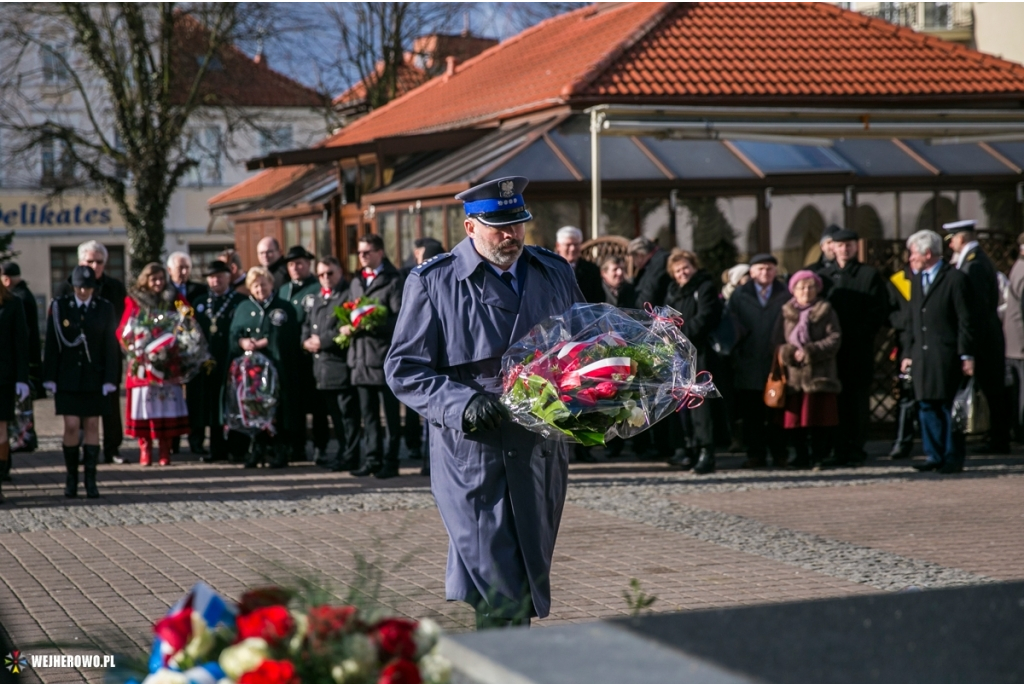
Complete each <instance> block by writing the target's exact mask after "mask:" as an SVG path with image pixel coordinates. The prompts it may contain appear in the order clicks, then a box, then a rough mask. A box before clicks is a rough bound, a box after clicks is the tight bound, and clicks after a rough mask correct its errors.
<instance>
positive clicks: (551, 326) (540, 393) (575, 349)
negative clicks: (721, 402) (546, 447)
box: [501, 304, 719, 445]
mask: <svg viewBox="0 0 1024 685" xmlns="http://www.w3.org/2000/svg"><path fill="white" fill-rule="evenodd" d="M681 324H682V319H681V318H680V316H679V312H677V311H675V310H674V309H671V308H670V307H655V308H653V309H651V310H650V311H649V312H647V311H640V310H637V309H618V308H616V307H613V306H611V305H608V304H575V305H573V306H572V308H570V309H569V310H568V311H566V312H564V313H563V314H561V315H559V316H554V317H551V318H549V319H547V320H545V321H542V322H541V323H539V324H537V325H536V326H534V328H533V329H532V330H531V331H530V332H529V333H528V334H526V336H525V337H523V338H522V339H521V340H519V341H518V342H517V343H515V344H514V345H512V347H510V348H509V349H508V351H506V352H505V354H504V356H503V357H502V378H503V381H504V392H503V394H502V397H501V402H502V404H504V405H505V407H506V408H507V409H508V410H509V412H510V414H511V415H512V419H513V420H514V421H516V423H518V424H520V425H522V426H525V427H526V428H529V429H530V430H532V431H534V432H537V433H540V434H541V435H544V436H545V437H548V438H555V437H561V438H564V439H567V440H571V441H573V442H578V443H581V444H583V445H603V444H605V443H606V442H607V441H608V440H611V439H612V438H615V437H619V438H629V437H632V436H634V435H637V434H638V433H641V432H643V431H645V430H647V429H648V428H650V427H651V426H653V425H654V424H655V423H657V422H658V421H661V420H662V419H664V418H665V417H667V416H670V415H671V414H673V413H674V412H676V411H678V410H679V409H681V408H682V407H684V406H690V407H692V406H695V405H696V404H699V403H700V402H703V401H704V399H706V398H710V397H718V396H719V394H718V391H717V389H716V388H715V386H714V384H713V383H712V381H711V375H710V374H709V373H708V372H706V371H703V370H701V369H698V368H696V359H697V350H696V348H695V347H694V346H693V344H692V343H691V342H690V341H689V340H687V339H686V337H685V336H684V335H683V334H682V332H681V330H680V326H681Z"/></svg>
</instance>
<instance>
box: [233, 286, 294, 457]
mask: <svg viewBox="0 0 1024 685" xmlns="http://www.w3.org/2000/svg"><path fill="white" fill-rule="evenodd" d="M245 285H246V287H247V288H248V289H249V292H250V293H252V294H251V295H249V298H248V299H247V300H245V301H242V302H241V303H239V305H238V307H236V308H235V315H234V316H233V317H232V319H231V331H230V332H229V334H228V340H229V343H230V350H231V353H230V356H231V358H232V359H233V358H235V357H240V356H241V355H243V354H245V353H246V352H260V353H261V354H263V355H265V356H266V357H267V358H268V359H269V360H270V361H271V363H272V364H273V365H274V368H275V369H276V370H277V381H278V389H279V393H280V394H279V396H278V398H277V415H276V417H275V419H274V423H275V426H276V428H277V434H276V435H275V436H271V435H270V434H268V433H267V432H266V431H264V432H262V433H259V434H258V435H256V437H255V438H254V440H253V447H252V451H251V452H250V453H249V455H248V456H247V457H246V461H245V468H255V467H256V466H257V463H259V462H262V461H269V465H270V468H272V469H278V468H284V467H285V466H287V465H288V458H289V456H290V454H291V452H292V446H293V445H294V437H293V436H294V434H295V432H296V431H298V430H299V428H300V426H302V424H303V423H304V418H305V417H304V415H303V414H302V413H301V412H302V400H301V399H300V398H299V393H300V392H301V387H302V386H301V384H300V381H299V377H300V368H299V336H300V335H301V333H302V328H301V326H300V325H299V319H298V315H297V314H296V313H295V309H294V308H293V307H292V305H291V304H290V303H288V302H286V301H285V300H282V299H281V298H280V297H277V296H276V295H275V294H274V276H273V274H271V273H270V270H269V269H267V268H266V267H262V266H255V267H253V268H251V269H249V273H248V274H247V275H246V277H245Z"/></svg>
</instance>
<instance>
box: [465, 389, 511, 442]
mask: <svg viewBox="0 0 1024 685" xmlns="http://www.w3.org/2000/svg"><path fill="white" fill-rule="evenodd" d="M507 417H508V411H507V410H506V409H505V406H504V405H503V404H502V403H501V402H499V401H498V398H497V397H494V396H493V395H483V394H477V395H474V396H473V399H471V400H470V401H469V404H467V405H466V411H464V412H463V413H462V430H463V431H465V432H466V433H473V432H475V431H489V430H494V429H495V428H497V427H498V426H500V425H501V422H502V420H503V419H505V418H507Z"/></svg>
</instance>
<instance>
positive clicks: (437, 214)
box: [420, 207, 444, 245]
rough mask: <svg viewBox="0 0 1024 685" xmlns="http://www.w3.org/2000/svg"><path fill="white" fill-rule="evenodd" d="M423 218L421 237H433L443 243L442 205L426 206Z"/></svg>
mask: <svg viewBox="0 0 1024 685" xmlns="http://www.w3.org/2000/svg"><path fill="white" fill-rule="evenodd" d="M420 216H421V217H422V219H423V237H424V238H433V239H434V240H436V241H438V242H439V243H441V244H442V245H444V207H426V208H424V209H423V213H422V214H421V215H420Z"/></svg>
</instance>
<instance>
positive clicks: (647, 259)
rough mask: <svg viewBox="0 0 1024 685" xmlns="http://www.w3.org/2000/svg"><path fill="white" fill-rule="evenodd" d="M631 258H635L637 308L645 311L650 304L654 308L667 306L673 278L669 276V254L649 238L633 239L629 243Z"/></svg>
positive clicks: (634, 284)
mask: <svg viewBox="0 0 1024 685" xmlns="http://www.w3.org/2000/svg"><path fill="white" fill-rule="evenodd" d="M627 249H628V250H629V254H630V256H632V257H633V269H634V270H635V271H634V275H633V287H634V288H636V308H637V309H643V308H644V304H646V303H648V302H650V303H651V305H652V306H654V307H660V306H661V305H663V304H665V295H666V294H667V293H668V286H669V284H671V283H672V277H671V276H669V274H668V268H667V264H668V252H666V251H665V250H662V249H661V248H659V247H658V246H657V244H656V243H655V242H654V241H653V240H650V239H648V238H644V237H640V238H633V239H632V240H630V241H629V247H628V248H627Z"/></svg>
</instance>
